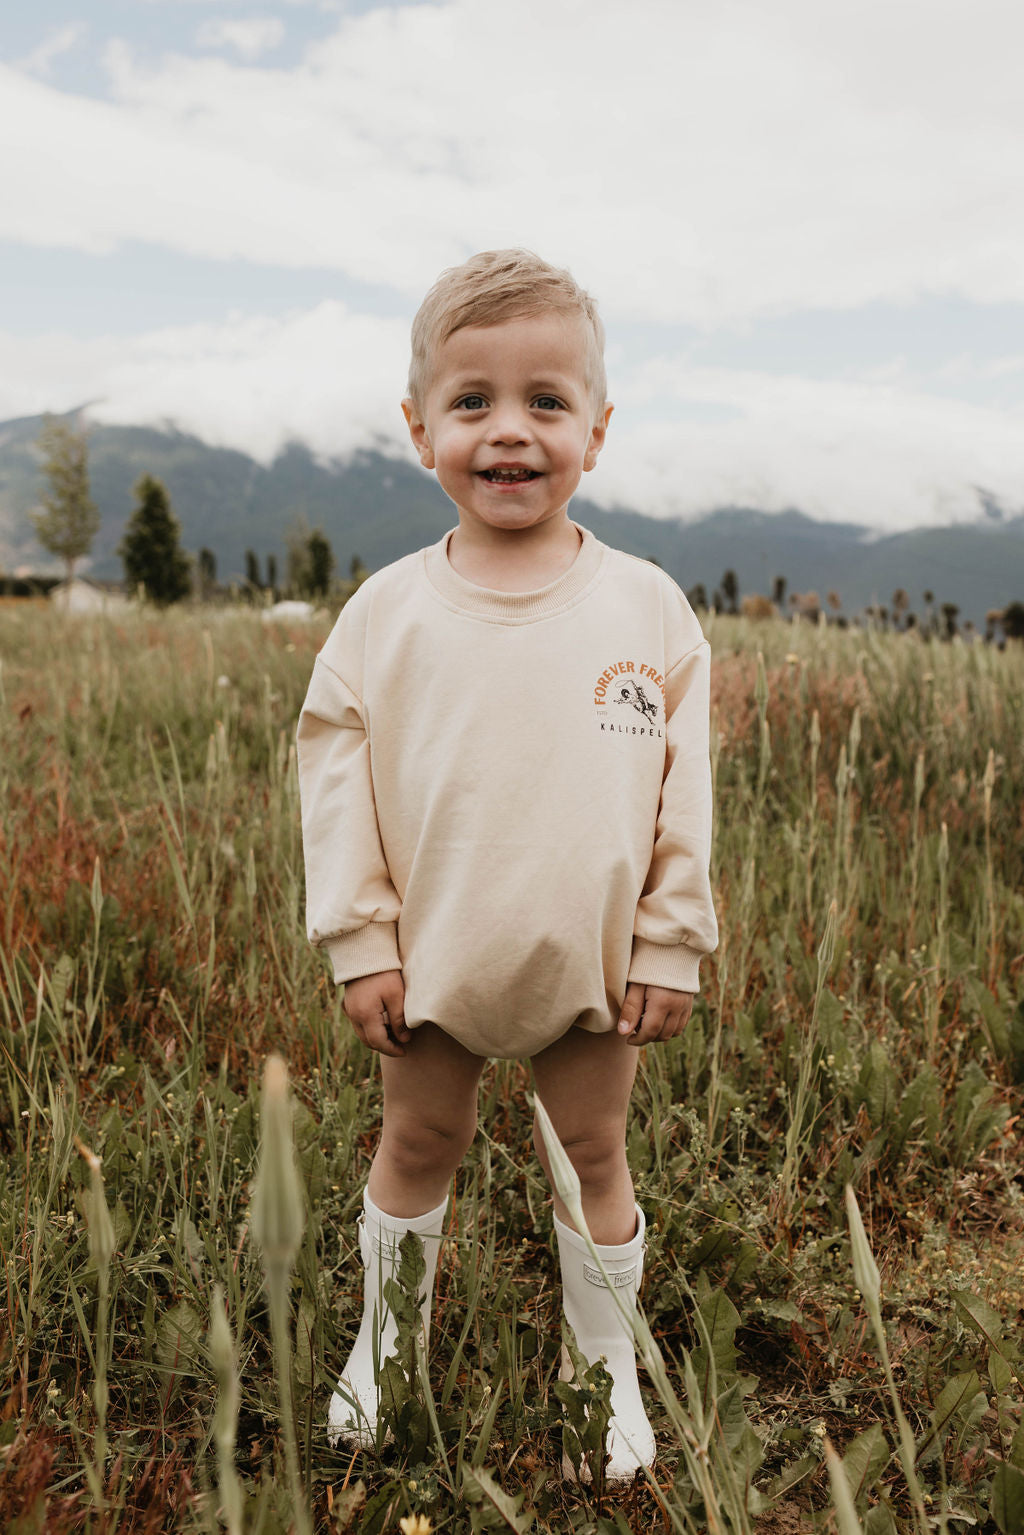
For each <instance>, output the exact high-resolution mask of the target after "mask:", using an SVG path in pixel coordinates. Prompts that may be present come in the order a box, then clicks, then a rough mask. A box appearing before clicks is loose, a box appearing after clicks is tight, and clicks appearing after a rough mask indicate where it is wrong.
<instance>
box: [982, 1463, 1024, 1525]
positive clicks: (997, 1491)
mask: <svg viewBox="0 0 1024 1535" xmlns="http://www.w3.org/2000/svg"><path fill="white" fill-rule="evenodd" d="M989 1513H990V1514H991V1516H992V1518H993V1519H994V1520H995V1522H996V1524H997V1526H998V1527H999V1529H1000V1530H1001V1531H1002V1535H1024V1471H1021V1469H1020V1468H1019V1467H1018V1466H1014V1465H1011V1464H1010V1463H1009V1462H1008V1461H1004V1462H1003V1463H1002V1464H1001V1465H999V1466H997V1467H996V1472H995V1475H994V1476H993V1478H992V1501H991V1502H990V1504H989Z"/></svg>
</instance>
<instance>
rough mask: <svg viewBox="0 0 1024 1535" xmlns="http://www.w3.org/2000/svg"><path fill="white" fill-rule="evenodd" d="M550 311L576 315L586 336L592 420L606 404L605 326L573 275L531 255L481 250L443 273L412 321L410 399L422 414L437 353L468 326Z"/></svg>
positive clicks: (501, 321)
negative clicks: (582, 325)
mask: <svg viewBox="0 0 1024 1535" xmlns="http://www.w3.org/2000/svg"><path fill="white" fill-rule="evenodd" d="M547 310H554V311H555V313H557V314H570V315H579V317H580V318H581V319H582V320H583V321H584V322H585V325H584V328H585V332H586V337H587V360H586V375H587V388H588V389H589V391H590V394H591V398H592V399H593V402H594V415H595V419H596V418H597V417H598V416H599V415H600V414H601V412H602V411H603V410H604V406H605V397H606V395H607V392H608V383H607V379H606V377H605V370H604V326H603V325H602V324H601V316H600V315H599V314H598V312H597V305H596V304H595V302H594V300H593V299H592V298H591V296H590V294H589V293H587V292H586V291H585V289H583V288H581V287H580V285H579V283H578V282H577V281H576V279H575V278H574V277H573V275H572V273H571V272H567V271H565V269H564V268H562V267H556V266H551V264H550V263H549V262H547V261H542V260H541V258H540V257H539V256H535V255H534V254H533V252H532V251H527V250H498V251H481V252H480V254H479V255H477V256H471V257H470V258H469V260H468V261H466V262H464V263H463V264H462V266H454V267H448V268H447V269H446V270H445V271H444V272H442V273H441V275H440V277H439V278H438V279H437V281H436V283H435V284H434V286H433V287H432V288H431V290H430V292H429V293H428V294H427V296H426V298H425V299H424V300H423V303H422V304H421V305H420V307H419V311H418V312H417V315H416V318H415V319H414V320H413V322H412V361H411V362H410V364H409V397H410V399H411V400H412V402H413V404H414V405H415V406H416V409H417V411H420V412H422V409H423V403H424V397H425V395H426V392H427V388H428V387H429V383H430V368H431V360H432V358H433V354H434V352H435V351H436V349H437V348H438V347H439V346H441V345H442V344H443V343H444V342H445V341H447V340H448V337H449V336H454V334H455V332H456V331H458V330H464V329H465V327H466V326H467V325H501V324H502V323H503V322H504V321H505V320H521V319H524V318H525V317H527V316H529V315H535V314H543V313H544V312H545V311H547Z"/></svg>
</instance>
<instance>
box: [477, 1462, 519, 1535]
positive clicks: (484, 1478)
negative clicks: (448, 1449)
mask: <svg viewBox="0 0 1024 1535" xmlns="http://www.w3.org/2000/svg"><path fill="white" fill-rule="evenodd" d="M463 1477H464V1479H465V1482H466V1483H467V1484H468V1488H467V1490H468V1491H469V1492H470V1495H471V1496H472V1494H473V1493H474V1492H475V1493H476V1494H477V1497H476V1498H475V1499H474V1501H477V1502H484V1503H488V1504H490V1506H491V1507H492V1508H493V1509H495V1510H496V1512H497V1513H499V1514H500V1515H501V1517H502V1519H503V1520H504V1521H505V1524H506V1525H507V1526H508V1528H509V1529H510V1530H515V1531H516V1535H529V1532H530V1531H531V1530H532V1529H533V1527H534V1523H533V1520H532V1519H530V1518H528V1517H527V1516H526V1515H525V1514H521V1513H520V1512H519V1505H520V1504H521V1503H522V1501H523V1495H522V1494H520V1496H519V1497H518V1498H512V1497H510V1496H509V1494H508V1493H507V1492H503V1491H502V1489H501V1488H500V1487H499V1486H498V1484H497V1482H496V1481H495V1480H494V1478H493V1477H492V1476H491V1475H490V1473H489V1472H487V1471H485V1470H484V1469H483V1467H482V1466H465V1467H464V1468H463Z"/></svg>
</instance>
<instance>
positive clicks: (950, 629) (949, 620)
mask: <svg viewBox="0 0 1024 1535" xmlns="http://www.w3.org/2000/svg"><path fill="white" fill-rule="evenodd" d="M959 616H960V609H959V608H958V607H957V605H956V603H955V602H944V603H943V604H942V633H943V638H944V639H947V640H951V639H952V638H953V636H954V634H956V632H957V623H956V621H957V619H958V617H959Z"/></svg>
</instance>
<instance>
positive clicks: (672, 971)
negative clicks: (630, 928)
mask: <svg viewBox="0 0 1024 1535" xmlns="http://www.w3.org/2000/svg"><path fill="white" fill-rule="evenodd" d="M703 958H704V956H703V954H700V953H699V952H698V951H697V950H696V949H688V948H687V947H686V945H685V944H684V943H680V944H667V943H652V942H651V940H650V939H649V938H637V937H634V939H633V958H632V960H631V962H630V966H629V977H628V978H629V980H631V981H639V982H640V983H641V985H643V986H668V987H670V988H671V989H672V990H673V991H700V962H701V960H702V959H703Z"/></svg>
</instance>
